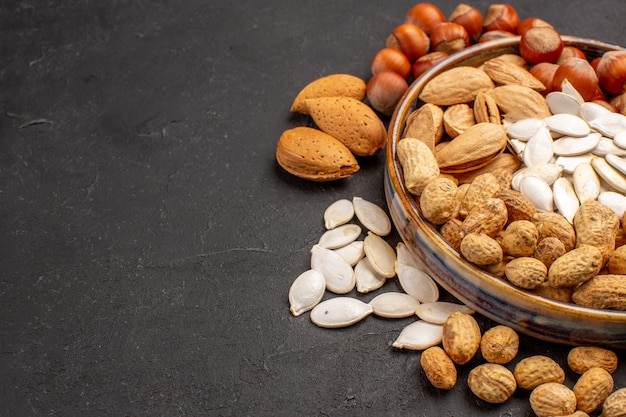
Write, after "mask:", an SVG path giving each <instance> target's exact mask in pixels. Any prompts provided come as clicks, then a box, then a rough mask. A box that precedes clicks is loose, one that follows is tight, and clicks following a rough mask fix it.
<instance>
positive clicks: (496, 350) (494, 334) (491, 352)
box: [480, 325, 519, 365]
mask: <svg viewBox="0 0 626 417" xmlns="http://www.w3.org/2000/svg"><path fill="white" fill-rule="evenodd" d="M518 349H519V335H518V334H517V332H516V331H515V330H513V329H512V328H510V327H508V326H504V325H497V326H494V327H492V328H490V329H489V330H487V331H486V332H485V333H483V336H482V338H481V340H480V352H481V354H482V356H483V358H484V359H485V360H486V361H487V362H490V363H497V364H500V365H504V364H506V363H509V362H511V361H512V360H513V358H515V356H516V355H517V351H518Z"/></svg>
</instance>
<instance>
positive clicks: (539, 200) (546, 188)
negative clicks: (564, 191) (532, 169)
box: [519, 176, 554, 211]
mask: <svg viewBox="0 0 626 417" xmlns="http://www.w3.org/2000/svg"><path fill="white" fill-rule="evenodd" d="M519 190H520V192H521V193H522V194H524V195H525V196H526V197H527V198H528V199H529V200H530V201H532V202H533V204H534V205H535V208H536V209H537V210H539V211H554V199H553V196H552V188H551V187H550V185H548V183H547V182H545V181H544V180H542V179H541V178H538V177H533V176H529V177H524V178H522V180H521V181H520V189H519Z"/></svg>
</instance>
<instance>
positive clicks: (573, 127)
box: [544, 113, 591, 137]
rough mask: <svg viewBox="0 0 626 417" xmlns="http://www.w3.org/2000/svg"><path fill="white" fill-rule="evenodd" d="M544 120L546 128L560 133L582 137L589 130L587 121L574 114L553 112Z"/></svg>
mask: <svg viewBox="0 0 626 417" xmlns="http://www.w3.org/2000/svg"><path fill="white" fill-rule="evenodd" d="M544 122H545V123H546V125H547V126H548V129H550V130H551V131H552V132H555V133H558V134H561V135H566V136H573V137H582V136H587V135H588V134H589V133H590V132H591V130H590V128H589V125H588V124H587V122H585V121H584V120H583V119H581V118H580V117H578V116H576V115H574V114H568V113H560V114H554V115H552V116H549V117H546V118H545V119H544Z"/></svg>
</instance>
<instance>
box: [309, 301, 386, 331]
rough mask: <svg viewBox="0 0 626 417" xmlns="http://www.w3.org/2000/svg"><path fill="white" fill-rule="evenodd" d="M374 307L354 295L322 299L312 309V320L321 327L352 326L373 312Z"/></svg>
mask: <svg viewBox="0 0 626 417" xmlns="http://www.w3.org/2000/svg"><path fill="white" fill-rule="evenodd" d="M373 311H374V308H373V307H372V306H371V305H369V304H367V303H364V302H363V301H361V300H359V299H356V298H353V297H335V298H329V299H328V300H326V301H322V302H321V303H319V304H318V305H316V306H315V307H314V308H313V310H311V321H312V322H313V323H314V324H316V325H317V326H319V327H326V328H330V329H335V328H339V327H347V326H351V325H353V324H355V323H358V322H359V321H361V320H363V319H364V318H365V317H367V316H369V315H370V314H372V312H373Z"/></svg>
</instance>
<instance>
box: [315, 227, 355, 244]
mask: <svg viewBox="0 0 626 417" xmlns="http://www.w3.org/2000/svg"><path fill="white" fill-rule="evenodd" d="M359 236H361V226H359V225H358V224H344V225H341V226H338V227H335V228H334V229H330V230H328V231H326V232H324V234H323V235H322V236H321V237H320V240H319V242H318V245H320V246H321V247H323V248H326V249H337V248H342V247H344V246H346V245H349V244H350V243H352V242H354V241H355V240H356V239H357V238H358V237H359Z"/></svg>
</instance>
